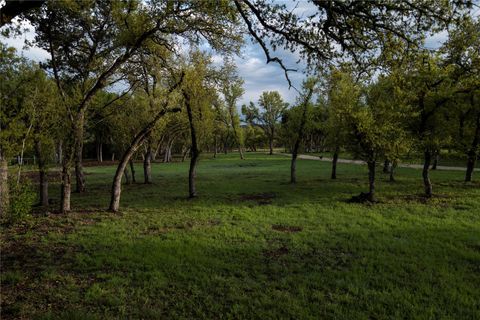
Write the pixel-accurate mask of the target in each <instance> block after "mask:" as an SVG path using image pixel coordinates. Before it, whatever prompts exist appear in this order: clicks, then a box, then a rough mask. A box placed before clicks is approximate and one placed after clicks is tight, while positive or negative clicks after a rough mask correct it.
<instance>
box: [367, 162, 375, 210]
mask: <svg viewBox="0 0 480 320" xmlns="http://www.w3.org/2000/svg"><path fill="white" fill-rule="evenodd" d="M375 164H376V161H375V160H369V161H367V166H368V188H369V190H368V197H367V199H368V201H370V202H376V201H377V199H376V198H375Z"/></svg>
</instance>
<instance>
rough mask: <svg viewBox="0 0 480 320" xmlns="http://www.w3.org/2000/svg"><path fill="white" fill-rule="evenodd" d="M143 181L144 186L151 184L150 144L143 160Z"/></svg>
mask: <svg viewBox="0 0 480 320" xmlns="http://www.w3.org/2000/svg"><path fill="white" fill-rule="evenodd" d="M143 180H144V181H143V182H144V183H145V184H150V183H152V146H151V145H150V143H149V144H148V146H147V152H146V153H145V156H144V159H143Z"/></svg>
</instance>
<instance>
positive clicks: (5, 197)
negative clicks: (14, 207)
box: [0, 149, 10, 217]
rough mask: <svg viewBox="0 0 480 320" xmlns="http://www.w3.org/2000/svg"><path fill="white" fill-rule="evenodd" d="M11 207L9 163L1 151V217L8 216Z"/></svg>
mask: <svg viewBox="0 0 480 320" xmlns="http://www.w3.org/2000/svg"><path fill="white" fill-rule="evenodd" d="M9 207H10V192H9V188H8V161H7V158H6V156H5V155H4V154H3V152H2V150H1V149H0V217H4V216H6V214H7V212H8V210H9Z"/></svg>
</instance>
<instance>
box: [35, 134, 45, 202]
mask: <svg viewBox="0 0 480 320" xmlns="http://www.w3.org/2000/svg"><path fill="white" fill-rule="evenodd" d="M34 149H35V155H36V157H37V159H38V173H39V178H40V184H39V195H40V205H41V206H44V207H46V206H48V176H47V166H46V161H45V158H44V157H43V153H42V144H41V141H40V140H39V139H35V143H34Z"/></svg>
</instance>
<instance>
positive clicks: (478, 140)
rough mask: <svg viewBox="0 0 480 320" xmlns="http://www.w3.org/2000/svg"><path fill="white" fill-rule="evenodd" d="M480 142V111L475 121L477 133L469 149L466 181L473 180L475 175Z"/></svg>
mask: <svg viewBox="0 0 480 320" xmlns="http://www.w3.org/2000/svg"><path fill="white" fill-rule="evenodd" d="M479 144H480V112H478V114H477V119H476V123H475V134H474V136H473V141H472V144H471V146H470V149H469V150H468V153H467V156H468V159H467V171H466V172H465V182H471V181H472V177H473V171H474V169H475V163H476V162H477V157H478V145H479Z"/></svg>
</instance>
